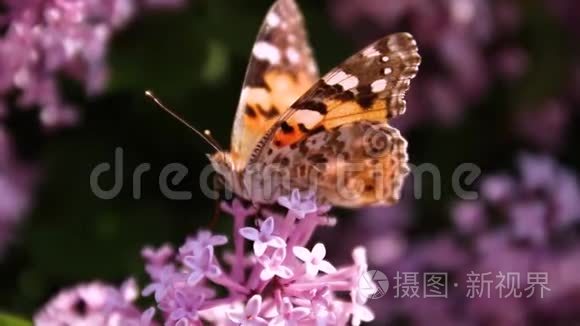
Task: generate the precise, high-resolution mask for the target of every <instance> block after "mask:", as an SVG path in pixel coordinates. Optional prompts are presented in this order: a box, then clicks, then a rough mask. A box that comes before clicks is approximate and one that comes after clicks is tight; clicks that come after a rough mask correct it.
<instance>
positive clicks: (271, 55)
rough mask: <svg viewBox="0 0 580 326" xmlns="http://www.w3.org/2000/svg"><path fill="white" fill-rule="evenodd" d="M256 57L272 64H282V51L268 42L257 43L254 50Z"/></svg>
mask: <svg viewBox="0 0 580 326" xmlns="http://www.w3.org/2000/svg"><path fill="white" fill-rule="evenodd" d="M252 53H253V54H254V56H255V57H256V58H258V59H260V60H267V61H269V62H270V63H271V64H278V63H279V62H280V50H278V48H277V47H275V46H273V45H272V44H270V43H268V42H257V43H256V44H255V45H254V49H253V50H252Z"/></svg>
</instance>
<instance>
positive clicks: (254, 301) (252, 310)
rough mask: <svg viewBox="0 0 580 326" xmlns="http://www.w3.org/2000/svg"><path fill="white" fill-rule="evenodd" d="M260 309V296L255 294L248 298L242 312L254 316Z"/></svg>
mask: <svg viewBox="0 0 580 326" xmlns="http://www.w3.org/2000/svg"><path fill="white" fill-rule="evenodd" d="M260 309H262V296H261V295H259V294H255V295H253V296H252V297H251V298H250V300H248V303H247V304H246V309H244V312H245V313H246V316H251V317H256V316H257V315H258V314H259V313H260Z"/></svg>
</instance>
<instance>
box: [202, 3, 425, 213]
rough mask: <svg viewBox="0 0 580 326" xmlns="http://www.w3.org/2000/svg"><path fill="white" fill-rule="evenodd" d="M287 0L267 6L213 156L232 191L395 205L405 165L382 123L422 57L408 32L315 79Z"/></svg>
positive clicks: (258, 199)
mask: <svg viewBox="0 0 580 326" xmlns="http://www.w3.org/2000/svg"><path fill="white" fill-rule="evenodd" d="M302 20H303V19H302V15H301V14H300V11H299V10H298V8H297V6H296V4H295V3H294V1H293V0H278V1H277V2H276V3H275V4H274V5H273V6H272V8H271V9H270V11H269V12H268V14H267V16H266V19H265V21H264V23H263V25H262V28H261V29H260V32H259V33H258V38H257V40H256V43H255V45H254V48H253V50H252V58H251V60H250V64H249V65H248V71H247V73H246V78H245V81H244V86H243V89H242V95H241V98H240V103H239V105H238V108H237V113H236V117H235V122H234V128H233V132H232V142H231V143H232V145H231V150H230V152H218V153H216V154H214V155H212V156H210V161H211V162H212V165H213V167H214V169H215V170H216V172H217V173H218V174H220V175H221V176H222V177H223V179H224V182H225V185H226V186H227V187H228V188H229V189H230V190H231V191H233V192H234V193H236V194H237V195H239V196H241V197H242V198H245V199H247V200H250V201H252V202H255V203H273V202H275V201H276V199H277V198H278V197H279V196H281V195H288V194H289V193H290V192H291V191H292V190H293V189H296V188H297V189H300V190H304V191H313V192H314V193H316V195H317V199H318V200H319V201H321V202H327V203H331V204H333V205H338V206H343V207H360V206H365V205H375V204H392V203H394V202H396V201H397V200H398V198H399V193H400V188H401V184H402V182H403V180H404V178H405V176H406V175H407V174H408V172H409V168H408V166H407V151H406V150H407V142H406V141H405V140H404V138H403V137H402V136H401V135H400V133H399V131H398V130H397V129H395V128H393V127H391V126H390V125H389V122H390V120H391V119H392V118H394V117H396V116H398V115H400V114H403V113H404V111H405V107H406V104H405V100H404V95H405V92H406V91H407V90H408V89H409V85H410V81H411V79H412V78H413V77H414V76H415V75H416V73H417V70H418V66H419V63H420V60H421V58H420V56H419V54H418V50H417V45H416V43H415V40H414V39H413V37H412V36H411V35H409V34H407V33H398V34H392V35H389V36H386V37H384V38H382V39H380V40H378V41H376V42H375V43H373V44H371V45H369V46H367V47H366V48H365V49H363V50H362V51H360V52H358V53H356V54H355V55H353V56H351V57H350V58H348V59H347V60H346V61H344V62H343V63H342V64H341V65H339V66H338V67H336V68H335V69H333V70H331V71H330V72H329V73H328V74H326V75H325V76H323V77H322V78H320V79H319V78H318V71H317V68H316V64H315V61H314V59H313V57H312V51H311V50H310V47H309V45H308V41H307V37H306V32H305V30H304V24H303V21H302Z"/></svg>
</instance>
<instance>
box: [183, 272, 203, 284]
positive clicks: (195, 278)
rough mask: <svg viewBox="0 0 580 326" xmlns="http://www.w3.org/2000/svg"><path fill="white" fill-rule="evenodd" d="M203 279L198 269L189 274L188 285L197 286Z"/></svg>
mask: <svg viewBox="0 0 580 326" xmlns="http://www.w3.org/2000/svg"><path fill="white" fill-rule="evenodd" d="M202 278H203V273H202V272H201V271H200V270H199V269H196V270H194V271H192V272H191V274H189V277H188V278H187V284H188V285H196V284H197V283H199V281H201V279H202Z"/></svg>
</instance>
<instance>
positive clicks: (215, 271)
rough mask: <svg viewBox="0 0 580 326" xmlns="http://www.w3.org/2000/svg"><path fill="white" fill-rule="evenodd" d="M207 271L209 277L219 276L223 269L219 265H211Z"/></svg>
mask: <svg viewBox="0 0 580 326" xmlns="http://www.w3.org/2000/svg"><path fill="white" fill-rule="evenodd" d="M205 273H206V275H207V277H218V276H220V275H221V274H222V271H221V270H220V268H219V267H218V266H217V265H209V268H208V269H207V271H206V272H205Z"/></svg>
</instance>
